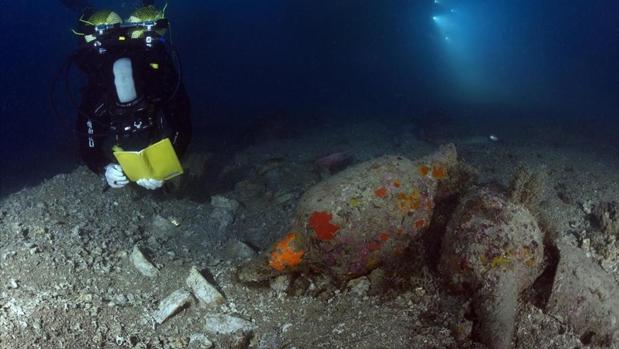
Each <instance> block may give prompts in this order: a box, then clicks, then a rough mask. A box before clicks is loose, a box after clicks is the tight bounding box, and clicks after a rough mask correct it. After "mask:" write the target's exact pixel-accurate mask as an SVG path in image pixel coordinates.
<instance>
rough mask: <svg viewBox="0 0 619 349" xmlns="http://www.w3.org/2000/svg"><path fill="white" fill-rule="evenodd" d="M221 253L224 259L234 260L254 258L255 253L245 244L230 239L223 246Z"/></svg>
mask: <svg viewBox="0 0 619 349" xmlns="http://www.w3.org/2000/svg"><path fill="white" fill-rule="evenodd" d="M223 253H224V255H225V256H223V257H225V258H227V259H234V260H245V259H249V258H253V257H255V256H256V251H254V249H253V248H251V247H249V246H248V245H247V244H246V243H244V242H242V241H239V240H237V239H230V240H228V242H226V245H225V246H224V249H223Z"/></svg>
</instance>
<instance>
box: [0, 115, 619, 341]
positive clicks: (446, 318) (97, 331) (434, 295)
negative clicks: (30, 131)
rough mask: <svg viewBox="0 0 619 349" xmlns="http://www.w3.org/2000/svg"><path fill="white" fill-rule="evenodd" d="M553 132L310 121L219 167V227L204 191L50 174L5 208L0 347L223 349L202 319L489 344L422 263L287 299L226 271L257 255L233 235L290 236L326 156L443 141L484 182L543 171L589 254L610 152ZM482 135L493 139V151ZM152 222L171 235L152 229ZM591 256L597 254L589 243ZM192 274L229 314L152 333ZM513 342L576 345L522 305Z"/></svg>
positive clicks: (304, 331)
mask: <svg viewBox="0 0 619 349" xmlns="http://www.w3.org/2000/svg"><path fill="white" fill-rule="evenodd" d="M555 126H556V125H551V124H545V125H535V123H531V124H530V125H528V126H526V127H524V126H523V125H522V124H516V125H509V124H505V123H503V124H502V123H495V124H491V125H489V124H484V125H483V127H482V126H481V125H480V124H479V125H475V124H472V125H471V124H469V125H467V127H462V128H460V129H455V130H452V131H451V132H445V133H444V134H443V135H441V136H440V137H437V138H436V139H433V140H432V142H428V141H427V140H422V139H420V138H419V137H418V133H417V132H416V130H415V128H414V127H412V126H410V125H406V124H403V123H398V122H395V121H393V122H386V121H385V120H376V121H358V120H350V119H349V120H346V121H343V120H341V121H338V122H327V123H325V124H322V125H320V126H313V127H312V126H311V125H308V127H307V129H306V130H304V131H303V132H295V133H294V134H293V135H292V136H290V137H286V138H273V139H268V138H267V139H266V140H264V141H262V142H259V143H256V144H254V145H252V146H250V147H248V148H246V149H244V150H242V151H240V152H238V153H236V154H234V155H233V158H231V159H229V160H230V161H228V163H227V164H226V170H225V174H224V175H223V176H221V178H220V180H222V181H224V180H226V181H228V182H230V183H228V187H227V188H228V189H229V190H228V191H226V192H222V193H219V194H220V195H222V196H224V197H226V198H230V199H234V200H237V201H238V202H240V207H239V208H238V210H237V211H236V212H234V213H233V222H230V221H228V222H224V223H222V224H221V225H218V222H219V221H218V220H220V219H221V217H219V216H217V214H213V212H214V210H215V209H214V208H213V207H212V205H211V204H210V203H209V201H208V198H207V197H200V195H199V194H200V192H201V189H200V188H199V186H200V185H206V184H200V181H199V180H197V181H194V182H192V185H193V186H194V187H193V188H190V189H189V190H188V191H186V192H185V193H189V194H191V195H192V196H193V198H194V199H196V198H197V200H194V199H191V198H187V197H176V196H172V195H165V194H163V193H151V192H147V191H145V190H141V189H138V188H134V187H128V188H124V189H122V190H109V191H107V192H102V188H103V182H102V181H101V179H100V178H98V177H97V176H95V175H93V174H92V173H90V172H89V171H88V170H87V169H86V168H84V167H79V168H77V169H76V170H74V171H72V172H70V173H64V174H58V175H56V176H55V177H53V178H51V179H49V180H45V181H44V182H43V183H40V184H38V185H36V186H33V187H30V188H25V189H23V190H21V191H19V192H16V193H13V194H10V195H7V196H5V197H3V198H2V199H1V200H0V348H186V347H195V348H199V347H200V345H202V346H203V347H208V346H207V345H206V344H204V343H205V342H198V341H195V340H194V341H192V344H191V345H190V344H189V342H190V337H192V336H194V337H195V336H196V335H198V334H205V335H207V336H208V338H209V340H211V341H212V342H213V347H220V348H221V347H225V345H222V344H220V343H223V341H224V340H225V339H221V337H220V336H218V335H213V334H209V333H207V330H206V329H205V320H204V319H205V317H207V316H208V315H212V314H230V315H233V316H236V317H240V318H243V319H246V320H249V321H251V322H252V323H253V324H254V325H255V330H254V332H253V337H252V339H251V342H250V344H249V346H250V347H252V348H447V347H449V348H457V347H463V348H483V347H484V346H483V345H481V344H479V343H475V342H474V341H473V340H471V338H469V337H467V333H468V329H470V327H471V322H470V321H469V320H467V319H466V317H465V316H464V312H465V308H466V305H467V303H466V302H465V301H464V300H463V299H462V298H458V297H455V296H453V295H451V294H449V293H448V292H447V291H446V290H443V289H442V287H441V284H440V282H439V278H438V277H437V276H436V275H434V274H433V273H432V272H431V271H430V269H429V268H427V267H424V266H419V264H418V263H419V262H418V261H417V260H416V259H415V256H414V250H413V251H410V252H409V255H408V258H410V260H406V259H405V260H403V262H402V263H403V267H402V270H401V271H396V272H387V273H385V274H384V275H383V276H382V278H383V279H381V278H380V277H379V278H377V277H371V278H369V279H368V281H369V289H365V288H363V287H352V288H344V289H341V290H336V289H333V288H331V287H329V286H328V285H325V284H324V280H321V279H320V278H316V277H314V278H313V279H312V280H305V281H299V280H297V281H296V283H297V284H303V283H305V284H306V285H310V284H311V286H308V287H305V288H304V287H299V286H296V287H292V286H291V287H288V288H287V287H286V285H285V281H286V280H279V281H278V283H275V284H271V285H269V284H265V285H256V286H248V285H243V284H241V283H239V282H238V281H237V280H236V272H237V269H238V265H239V264H240V263H241V261H242V260H243V258H244V257H246V256H247V255H250V254H251V253H249V252H248V251H247V250H244V249H243V248H245V246H244V245H239V243H238V242H237V240H239V241H243V242H245V243H246V244H247V245H249V246H252V247H253V248H255V249H258V250H260V249H264V248H267V247H268V246H269V245H270V244H271V243H272V242H273V241H275V240H276V239H277V238H278V237H280V236H282V234H283V233H285V232H286V230H287V226H288V224H289V222H290V221H291V218H292V217H293V215H294V212H295V203H296V201H297V200H298V198H299V197H300V196H301V195H302V193H303V192H304V191H305V190H306V189H307V188H309V187H310V186H311V185H313V184H315V183H317V182H318V181H319V180H320V175H319V174H318V173H317V172H316V171H315V169H314V166H313V160H314V159H315V158H316V157H318V156H320V155H324V154H328V153H330V152H334V151H346V152H348V153H350V154H352V155H353V157H354V162H355V163H357V162H361V161H364V160H368V159H372V158H374V157H377V156H380V155H384V154H398V155H403V156H406V157H408V158H411V159H415V158H418V157H420V156H423V155H426V154H428V153H430V152H432V151H433V150H435V149H437V147H438V145H439V144H440V143H444V142H453V143H455V144H456V146H457V150H458V153H459V158H460V160H461V161H464V162H466V163H468V164H470V165H472V166H474V167H475V168H477V169H478V170H479V172H480V178H479V181H480V182H486V181H490V180H496V181H499V182H502V183H507V182H508V181H509V179H510V178H511V176H512V175H513V174H514V173H515V171H516V168H517V167H518V166H519V165H521V164H524V165H526V166H529V167H531V168H539V166H544V167H545V168H546V170H547V173H548V183H547V186H546V190H545V192H544V193H543V198H544V200H543V205H542V208H543V209H544V210H545V211H546V213H547V214H548V215H549V216H550V217H551V218H552V220H553V222H554V223H555V224H556V227H557V228H558V230H559V232H560V234H564V235H570V236H573V239H574V241H575V243H576V244H580V245H583V244H582V241H584V240H586V239H587V238H590V237H592V236H595V234H601V233H600V232H599V231H597V230H596V229H597V228H596V227H595V226H594V225H592V224H591V223H590V222H589V219H588V218H587V213H588V208H590V207H591V206H594V205H596V204H598V203H600V202H602V201H611V200H617V199H618V198H619V156H617V153H616V149H614V148H613V147H610V146H604V145H603V142H597V141H596V140H594V139H592V138H590V137H588V136H584V135H581V134H580V133H579V132H577V131H574V132H573V133H567V131H565V129H562V128H560V127H555ZM520 127H522V129H518V128H520ZM490 133H494V134H496V135H497V136H498V137H499V138H500V140H499V141H498V142H491V141H489V140H487V138H486V137H487V136H488V135H489V134H490ZM195 148H199V146H197V147H195ZM204 158H206V159H207V160H206V161H209V160H208V159H210V158H211V155H209V154H206V155H204ZM207 177H208V176H207ZM210 180H213V179H212V178H211V179H210ZM161 218H163V219H164V221H174V222H176V223H177V224H178V226H174V225H172V226H164V227H163V228H162V227H161V225H159V226H157V225H156V224H153V222H157V221H158V220H159V223H161V222H160V220H161ZM224 220H225V219H224ZM135 244H139V245H140V246H141V247H142V248H143V249H144V250H146V251H149V258H151V261H152V262H153V263H154V264H155V265H156V266H157V267H159V269H160V271H159V274H158V275H157V276H156V277H153V278H148V277H145V276H143V275H141V274H139V273H138V272H137V270H136V269H135V268H134V266H133V265H132V264H131V262H130V260H129V257H128V255H129V254H130V253H131V250H132V248H133V246H134V245H135ZM584 247H587V246H584ZM586 252H588V253H589V255H590V256H591V258H594V259H595V258H598V257H599V256H597V255H596V251H595V249H594V248H590V247H589V249H588V250H587V251H586ZM616 257H617V254H616V253H613V252H612V251H611V252H610V253H608V252H607V253H606V255H605V256H604V257H603V258H602V257H599V258H598V259H596V260H597V261H599V262H602V261H603V262H604V267H605V269H606V270H607V271H608V272H609V273H611V274H613V273H614V275H615V276H616V275H619V272H618V271H617V269H616V265H617V263H616V259H617V258H616ZM409 262H410V266H407V265H406V264H407V263H409ZM192 266H196V267H198V268H200V269H207V270H208V271H209V272H210V274H211V275H212V276H213V278H214V281H215V283H216V284H217V285H218V287H220V289H221V291H223V293H224V294H225V297H226V302H225V304H223V305H220V306H217V307H214V308H203V307H200V306H199V305H198V304H197V303H196V302H195V301H193V302H192V303H191V304H190V305H189V306H188V307H186V308H184V309H183V310H182V311H181V312H180V313H178V314H176V315H174V316H173V317H172V318H170V319H169V320H167V321H166V322H165V323H163V324H162V325H159V326H154V325H153V321H152V319H151V314H153V312H154V311H155V309H157V307H158V305H159V302H160V301H161V300H162V299H164V298H165V297H166V296H168V295H169V294H170V293H171V292H173V291H175V290H177V289H179V288H182V287H184V286H185V278H186V277H187V275H188V273H189V270H190V268H191V267H192ZM282 281H284V282H283V284H282ZM385 285H391V286H392V287H389V286H385ZM514 344H515V347H516V348H578V347H583V346H584V345H583V344H582V343H581V341H580V339H579V338H578V336H576V335H575V334H574V333H573V332H572V331H571V330H570V328H569V327H568V326H566V325H565V324H564V323H562V322H561V321H560V320H559V319H556V318H554V317H551V316H549V315H547V314H545V313H544V311H543V310H542V309H539V308H536V307H535V306H534V305H531V304H527V303H521V306H520V309H519V314H518V319H517V329H516V333H515V335H514Z"/></svg>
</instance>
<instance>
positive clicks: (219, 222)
mask: <svg viewBox="0 0 619 349" xmlns="http://www.w3.org/2000/svg"><path fill="white" fill-rule="evenodd" d="M233 222H234V213H233V211H231V210H229V209H226V208H221V207H215V208H214V209H213V211H211V213H210V214H209V216H208V219H207V222H206V225H207V230H208V231H209V234H212V235H214V239H215V240H223V239H224V238H225V237H226V235H227V231H228V228H229V227H230V225H231V224H232V223H233Z"/></svg>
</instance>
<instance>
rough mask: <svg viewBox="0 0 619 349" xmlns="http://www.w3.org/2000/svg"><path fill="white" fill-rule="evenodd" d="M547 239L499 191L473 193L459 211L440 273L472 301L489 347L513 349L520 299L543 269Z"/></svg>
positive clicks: (528, 214) (451, 224)
mask: <svg viewBox="0 0 619 349" xmlns="http://www.w3.org/2000/svg"><path fill="white" fill-rule="evenodd" d="M514 197H520V195H515V196H514ZM523 197H526V201H527V202H528V201H530V200H529V197H528V196H523ZM543 239H544V234H543V233H542V231H541V230H540V228H539V226H538V224H537V221H536V219H535V217H534V216H533V215H532V214H531V212H530V211H529V210H528V209H527V208H526V207H525V206H524V205H523V204H522V203H520V202H518V201H512V200H510V198H509V197H508V196H507V194H506V191H504V190H501V189H500V188H496V187H490V186H489V187H483V188H480V189H479V190H474V191H472V192H470V193H469V194H467V195H466V196H465V197H464V198H462V200H461V201H460V203H459V205H458V207H457V208H456V211H455V212H454V214H453V216H452V219H451V221H450V222H449V224H448V227H447V231H446V233H445V236H444V237H443V241H442V249H441V257H440V261H439V266H438V269H439V272H440V273H441V275H442V276H443V277H444V278H445V279H446V280H447V282H448V284H449V285H450V286H451V287H452V288H453V289H454V290H455V291H459V292H461V293H465V294H472V295H473V309H474V311H475V313H476V317H477V319H478V321H479V336H480V338H481V341H482V342H483V343H484V344H486V345H487V346H489V347H491V348H511V346H512V338H513V333H514V327H515V319H516V310H517V305H518V304H517V302H518V296H519V295H520V293H521V292H523V291H524V290H525V289H527V288H528V287H529V286H531V285H532V283H533V281H535V279H536V278H537V277H538V276H539V275H540V274H541V271H542V268H543V263H542V262H543V258H544V244H543Z"/></svg>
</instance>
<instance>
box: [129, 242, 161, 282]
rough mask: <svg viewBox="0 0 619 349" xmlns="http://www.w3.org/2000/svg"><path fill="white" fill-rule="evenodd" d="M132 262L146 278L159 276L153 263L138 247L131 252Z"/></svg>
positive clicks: (134, 247)
mask: <svg viewBox="0 0 619 349" xmlns="http://www.w3.org/2000/svg"><path fill="white" fill-rule="evenodd" d="M131 262H132V263H133V265H134V266H135V268H136V269H137V270H138V271H139V272H140V273H141V274H142V275H144V276H148V277H154V276H155V275H157V273H158V272H159V270H157V268H156V267H155V266H154V265H152V263H151V262H149V261H148V259H146V257H145V256H144V254H143V253H142V251H140V249H139V248H138V246H137V245H136V246H133V251H131Z"/></svg>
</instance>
